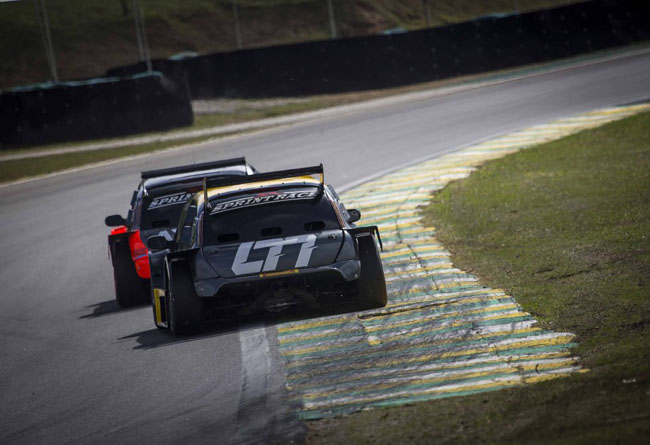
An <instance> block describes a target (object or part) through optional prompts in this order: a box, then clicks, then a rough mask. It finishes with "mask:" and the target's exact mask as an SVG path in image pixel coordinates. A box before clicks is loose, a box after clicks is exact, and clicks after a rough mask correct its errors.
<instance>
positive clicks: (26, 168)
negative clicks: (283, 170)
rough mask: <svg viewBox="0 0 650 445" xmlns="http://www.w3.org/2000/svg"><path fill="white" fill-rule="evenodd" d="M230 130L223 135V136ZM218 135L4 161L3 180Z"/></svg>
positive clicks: (0, 171)
mask: <svg viewBox="0 0 650 445" xmlns="http://www.w3.org/2000/svg"><path fill="white" fill-rule="evenodd" d="M229 135H230V134H224V135H220V137H225V136H229ZM214 138H215V136H201V137H195V138H187V139H179V140H175V141H168V142H152V143H149V144H140V145H127V146H124V147H119V148H114V149H110V150H92V151H80V152H76V153H63V154H56V155H50V156H40V157H37V158H26V159H15V160H9V161H2V162H0V184H2V183H3V182H13V181H17V180H19V179H24V178H29V177H33V176H40V175H47V174H49V173H55V172H57V171H63V170H67V169H71V168H75V167H81V166H83V165H88V164H94V163H97V162H103V161H109V160H113V159H118V158H124V157H127V156H134V155H139V154H143V153H151V152H154V151H157V150H163V149H166V148H170V147H175V146H180V145H184V144H191V143H198V142H203V141H206V140H209V139H214Z"/></svg>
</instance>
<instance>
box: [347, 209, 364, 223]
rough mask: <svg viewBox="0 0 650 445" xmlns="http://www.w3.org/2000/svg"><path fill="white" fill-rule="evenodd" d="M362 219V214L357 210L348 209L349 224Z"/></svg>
mask: <svg viewBox="0 0 650 445" xmlns="http://www.w3.org/2000/svg"><path fill="white" fill-rule="evenodd" d="M360 219H361V212H360V211H358V210H357V209H348V222H349V223H353V222H357V221H359V220H360Z"/></svg>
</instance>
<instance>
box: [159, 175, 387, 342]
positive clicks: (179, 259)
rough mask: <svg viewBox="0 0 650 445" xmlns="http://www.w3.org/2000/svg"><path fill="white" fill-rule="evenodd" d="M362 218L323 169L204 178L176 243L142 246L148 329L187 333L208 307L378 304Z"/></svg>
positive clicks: (372, 231) (380, 275)
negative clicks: (340, 300) (147, 274)
mask: <svg viewBox="0 0 650 445" xmlns="http://www.w3.org/2000/svg"><path fill="white" fill-rule="evenodd" d="M314 176H319V177H320V178H319V179H316V178H315V177H314ZM360 217H361V215H360V213H359V212H358V211H357V210H352V209H351V210H346V208H345V206H344V205H343V204H342V203H341V202H340V201H339V198H338V195H337V194H336V192H335V191H334V189H333V188H332V187H331V186H325V185H324V182H323V167H322V165H321V166H317V167H308V168H301V169H293V170H284V171H277V172H270V173H261V174H254V175H250V176H246V177H239V178H212V179H211V178H207V179H205V180H204V186H203V190H202V191H200V192H198V193H196V194H195V195H194V196H193V197H192V198H191V199H189V200H188V202H187V203H186V204H185V206H184V208H183V211H182V214H181V217H180V220H179V223H178V228H177V230H176V236H175V237H174V239H173V240H171V241H170V240H168V239H167V238H165V237H164V236H153V237H151V238H149V240H148V245H149V247H150V249H151V252H150V253H149V263H150V265H151V286H152V288H153V299H154V301H153V303H154V304H153V311H154V321H155V323H156V326H158V327H160V328H169V329H170V330H171V331H172V333H174V334H190V333H195V332H198V331H200V330H201V327H202V324H203V321H204V319H205V318H206V314H210V313H213V311H215V310H223V309H231V310H233V309H239V310H241V309H244V310H245V311H246V312H247V313H250V312H254V311H256V310H268V311H278V310H282V309H284V308H287V307H289V306H292V305H295V304H308V305H315V304H318V303H319V302H322V301H325V302H327V301H331V300H333V299H335V298H337V297H346V296H350V297H351V298H354V299H355V301H356V303H357V305H358V307H359V308H361V309H370V308H375V307H381V306H385V305H386V282H385V280H384V271H383V268H382V263H381V259H380V257H379V250H378V247H377V242H379V245H380V246H381V240H380V238H379V231H378V229H377V227H376V226H368V227H355V226H354V222H355V221H357V220H358V219H359V218H360ZM376 240H377V241H376Z"/></svg>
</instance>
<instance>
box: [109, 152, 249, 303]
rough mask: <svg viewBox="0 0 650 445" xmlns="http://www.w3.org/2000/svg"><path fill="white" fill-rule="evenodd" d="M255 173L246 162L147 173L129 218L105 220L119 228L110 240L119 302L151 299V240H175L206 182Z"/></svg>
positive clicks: (115, 217)
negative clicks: (185, 214)
mask: <svg viewBox="0 0 650 445" xmlns="http://www.w3.org/2000/svg"><path fill="white" fill-rule="evenodd" d="M254 173H257V170H255V168H254V167H253V166H251V165H250V164H248V163H247V162H246V159H245V158H235V159H226V160H222V161H215V162H206V163H203V164H194V165H185V166H181V167H172V168H166V169H161V170H150V171H143V172H142V175H141V181H140V185H139V186H138V188H137V189H136V190H135V191H134V192H133V195H132V197H131V207H130V209H129V212H128V214H127V217H126V218H123V217H122V216H120V215H110V216H107V217H106V219H105V223H106V225H107V226H108V227H114V229H113V230H111V233H110V235H109V236H108V246H109V250H110V254H111V260H112V263H113V278H114V282H115V299H116V300H117V303H118V304H119V305H120V306H122V307H131V306H135V305H139V304H146V303H148V302H149V301H150V298H151V297H150V286H149V279H150V277H151V271H150V269H149V258H148V254H149V249H148V248H147V245H146V241H147V239H148V238H150V237H152V236H163V237H165V238H166V239H169V240H171V239H173V238H174V235H175V233H176V226H177V225H178V221H179V219H180V216H181V211H182V210H183V204H185V203H186V202H187V201H188V200H189V199H190V198H191V197H192V196H194V193H195V192H196V190H200V189H201V187H202V184H203V180H204V178H208V179H209V178H215V177H226V176H245V175H251V174H254Z"/></svg>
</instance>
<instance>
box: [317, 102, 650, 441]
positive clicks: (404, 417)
mask: <svg viewBox="0 0 650 445" xmlns="http://www.w3.org/2000/svg"><path fill="white" fill-rule="evenodd" d="M423 212H424V215H425V217H426V218H427V219H428V222H429V223H430V224H432V225H433V226H435V227H436V228H437V233H438V236H439V238H440V240H441V241H442V242H443V243H444V244H445V246H447V247H448V248H449V249H450V250H451V251H452V253H453V255H454V258H453V259H454V263H455V264H456V265H457V266H459V267H461V268H463V269H464V270H467V271H471V272H472V273H474V274H475V275H477V276H478V277H480V279H481V281H482V282H483V283H485V284H487V285H489V286H492V287H498V288H503V289H506V291H507V292H509V293H510V294H511V295H513V296H514V297H515V298H516V299H517V301H518V302H519V303H520V304H521V305H522V306H523V308H524V309H525V310H526V311H529V312H530V313H532V314H533V315H534V316H535V317H536V318H537V319H538V320H539V321H540V323H541V324H542V325H543V326H544V327H546V328H549V329H553V330H555V331H569V332H573V333H575V334H577V340H578V342H579V347H578V348H577V351H576V353H577V354H578V355H579V356H580V357H582V360H583V365H584V366H585V367H586V368H588V369H590V372H588V373H586V374H579V375H575V376H573V377H570V378H564V379H558V380H554V381H549V382H544V383H539V384H535V385H532V386H525V387H520V388H516V389H511V390H504V391H499V392H495V393H486V394H483V395H477V396H471V397H460V398H454V399H446V400H439V401H435V402H428V403H419V404H414V405H412V406H405V407H400V408H391V409H376V410H373V411H369V412H365V413H360V414H356V415H352V416H348V417H345V418H341V419H334V420H329V421H322V422H316V423H312V424H311V425H310V427H311V434H310V437H309V442H310V443H321V442H330V441H331V442H335V441H336V440H339V439H341V440H342V439H343V438H345V439H346V440H347V441H352V442H372V443H406V442H411V443H432V442H436V443H452V442H453V443H456V442H472V443H474V442H490V443H504V442H515V443H551V442H552V443H647V441H648V438H649V437H650V113H645V114H641V115H638V116H635V117H631V118H628V119H625V120H623V121H619V122H615V123H612V124H609V125H606V126H604V127H601V128H598V129H595V130H590V131H584V132H582V133H579V134H577V135H574V136H570V137H567V138H564V139H562V140H559V141H556V142H552V143H549V144H545V145H542V146H539V147H536V148H532V149H529V150H526V151H523V152H520V153H517V154H513V155H510V156H507V157H505V158H503V159H500V160H496V161H492V162H489V163H487V164H486V165H485V166H483V167H482V168H481V169H480V170H479V171H478V172H476V173H474V174H473V175H472V176H470V177H469V178H468V179H466V180H462V181H459V182H455V183H452V184H450V185H449V186H448V187H447V188H445V189H444V190H443V191H442V192H441V193H439V194H437V195H436V196H435V197H434V198H433V201H432V203H431V204H430V205H429V206H428V207H427V208H425V209H423Z"/></svg>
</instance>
